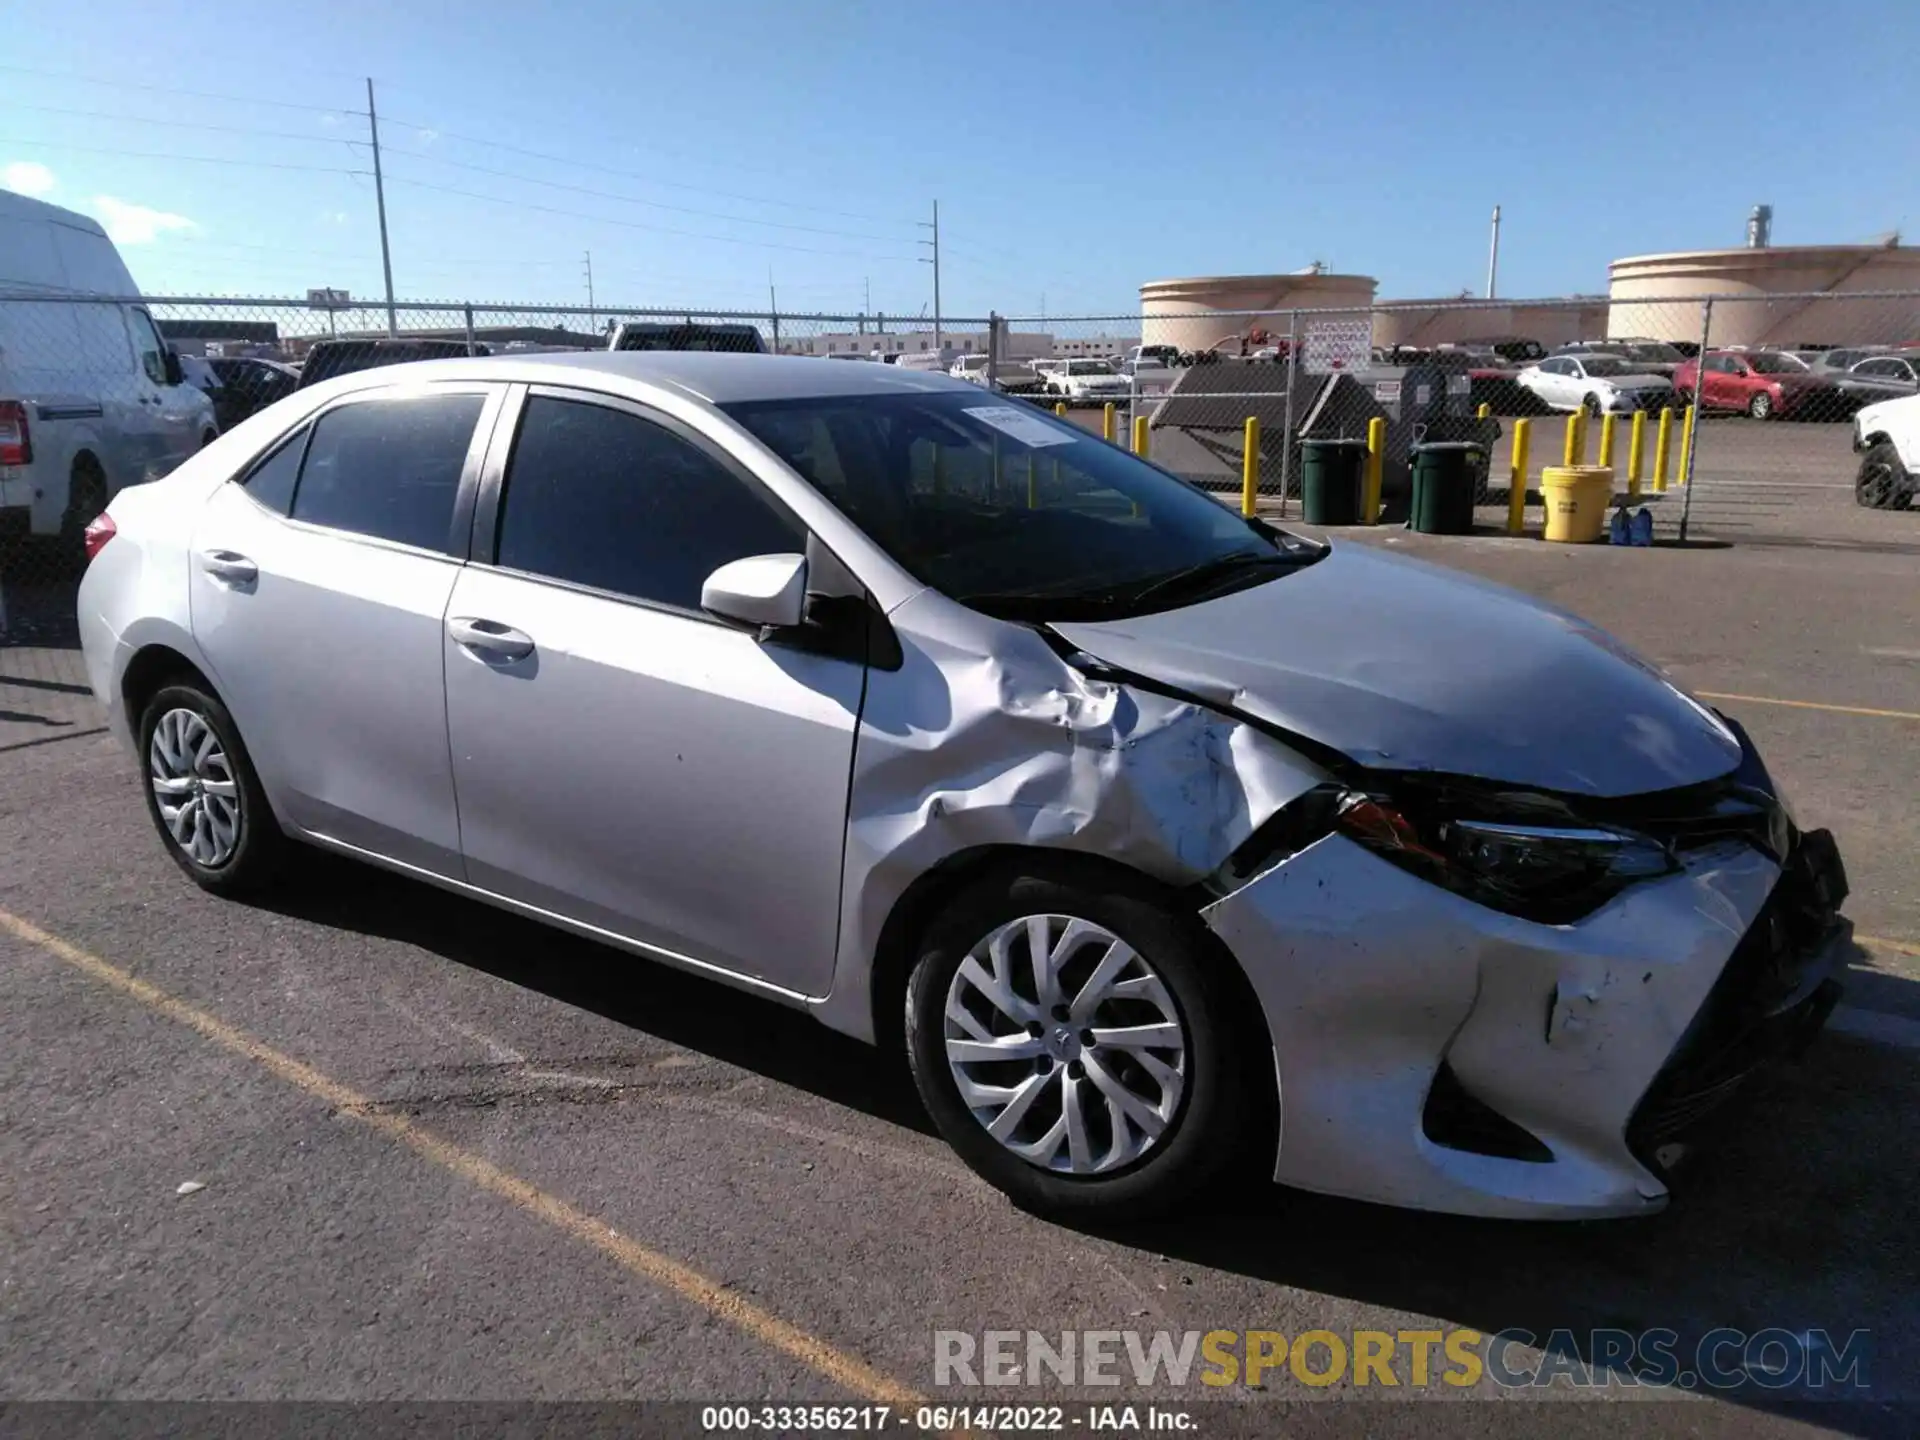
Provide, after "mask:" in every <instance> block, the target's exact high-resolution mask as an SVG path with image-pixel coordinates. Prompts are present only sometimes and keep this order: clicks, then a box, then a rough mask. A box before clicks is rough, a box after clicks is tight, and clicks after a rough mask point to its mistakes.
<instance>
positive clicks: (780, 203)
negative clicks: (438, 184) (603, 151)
mask: <svg viewBox="0 0 1920 1440" xmlns="http://www.w3.org/2000/svg"><path fill="white" fill-rule="evenodd" d="M387 123H388V124H389V125H406V126H410V127H411V128H412V129H414V130H423V131H424V130H432V131H433V133H434V134H435V135H437V136H438V137H439V138H440V139H442V140H459V141H461V142H463V143H465V144H468V145H484V146H486V147H487V148H489V149H492V150H506V151H508V152H510V153H512V154H515V155H524V156H526V157H527V158H528V159H529V160H545V161H548V162H549V163H551V164H554V165H571V166H573V167H574V168H575V169H577V170H594V171H598V172H599V173H600V174H602V175H613V176H617V177H618V178H620V179H622V180H638V181H639V182H640V183H641V184H643V185H658V186H661V187H662V188H664V189H667V190H686V191H690V192H692V193H694V194H697V195H714V196H718V197H719V198H720V199H722V200H738V201H739V202H740V203H741V204H743V205H771V206H775V207H777V208H779V209H783V210H806V211H811V212H812V213H813V214H815V215H833V216H836V217H838V218H839V219H842V220H865V221H867V222H868V223H869V224H873V225H899V226H902V227H905V226H909V225H912V224H913V223H914V222H913V221H911V220H888V219H886V218H885V217H883V216H879V215H860V214H856V213H854V212H853V211H850V210H830V209H827V208H825V207H824V206H820V205H806V204H802V203H801V202H799V201H797V200H769V199H767V198H766V197H765V196H762V195H741V194H737V193H736V192H734V191H731V190H715V189H713V188H712V187H710V186H706V185H688V184H685V183H683V182H681V181H678V180H662V179H660V178H659V177H658V176H653V175H641V174H637V173H635V172H634V171H631V170H619V169H616V168H614V167H613V166H611V165H596V164H594V163H592V162H591V161H587V160H575V159H572V158H570V157H569V156H565V155H551V154H548V153H547V152H545V151H542V150H528V149H526V148H525V147H524V146H520V145H508V144H506V143H505V142H503V141H499V140H482V139H480V138H479V137H477V136H474V135H460V134H456V133H454V132H452V131H449V130H439V129H436V128H435V127H434V126H431V125H421V124H419V123H417V122H415V121H412V120H395V119H393V118H391V117H389V118H388V120H387ZM387 149H388V152H389V153H391V154H402V153H405V154H409V155H419V154H424V153H425V152H423V151H418V150H409V151H404V152H402V151H397V150H394V149H393V147H392V146H388V147H387Z"/></svg>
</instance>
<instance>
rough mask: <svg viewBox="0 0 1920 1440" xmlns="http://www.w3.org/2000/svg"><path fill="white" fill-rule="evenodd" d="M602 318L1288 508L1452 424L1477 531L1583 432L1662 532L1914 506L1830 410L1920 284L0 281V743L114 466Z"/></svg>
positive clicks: (1850, 402)
mask: <svg viewBox="0 0 1920 1440" xmlns="http://www.w3.org/2000/svg"><path fill="white" fill-rule="evenodd" d="M322 299H323V300H325V299H326V297H322ZM610 345H611V346H614V347H616V348H622V349H673V350H686V349H706V350H736V351H763V352H770V353H778V354H787V355H801V356H812V357H816V358H819V359H821V360H825V361H865V362H868V363H873V362H880V363H891V364H896V365H899V366H902V367H905V368H909V369H930V370H931V369H939V370H947V371H950V372H952V373H955V374H958V375H962V376H964V377H965V378H968V379H972V380H974V381H975V382H976V383H979V384H981V385H982V386H984V387H989V388H992V389H994V390H997V391H1000V392H1003V393H1006V394H1009V395H1014V396H1019V397H1022V398H1025V399H1029V400H1031V401H1033V402H1035V403H1037V404H1041V405H1045V406H1049V407H1055V408H1058V409H1060V410H1061V411H1062V412H1063V413H1064V414H1065V415H1066V416H1067V417H1068V418H1069V419H1070V420H1072V421H1073V422H1074V423H1076V424H1079V425H1081V426H1082V427H1084V428H1086V429H1088V430H1089V431H1092V432H1095V433H1100V434H1104V435H1105V436H1106V437H1107V438H1108V439H1109V440H1111V441H1112V442H1113V443H1115V444H1119V445H1125V446H1129V447H1132V448H1136V449H1144V450H1145V451H1146V452H1147V453H1148V454H1149V455H1150V456H1151V458H1153V459H1154V460H1155V461H1157V462H1158V463H1160V464H1162V465H1164V466H1166V467H1167V468H1169V469H1171V470H1174V471H1176V472H1177V473H1180V474H1182V475H1185V476H1187V477H1189V478H1190V479H1192V480H1194V481H1196V482H1197V483H1199V484H1201V485H1202V486H1204V487H1206V488H1208V489H1209V490H1211V491H1213V492H1215V493H1217V494H1218V495H1219V496H1220V497H1221V499H1222V500H1223V502H1225V503H1229V504H1241V503H1248V502H1250V503H1252V504H1253V505H1254V506H1255V507H1256V508H1257V509H1259V510H1260V511H1262V512H1263V513H1267V514H1271V515H1276V516H1281V517H1285V518H1290V519H1298V518H1301V517H1302V514H1303V511H1310V512H1315V513H1317V515H1318V516H1319V518H1320V519H1322V520H1324V521H1327V522H1328V523H1340V522H1344V521H1351V520H1359V519H1365V518H1367V516H1366V515H1364V514H1361V513H1360V512H1361V511H1362V510H1371V511H1372V513H1373V515H1374V516H1375V517H1376V518H1377V519H1378V520H1379V521H1381V522H1382V523H1388V524H1393V523H1399V522H1400V521H1401V520H1403V519H1404V518H1405V517H1406V516H1407V514H1408V510H1409V506H1410V498H1411V492H1412V489H1413V479H1412V476H1413V469H1414V465H1415V461H1416V457H1417V456H1419V455H1420V454H1421V452H1422V451H1423V449H1425V448H1428V447H1434V446H1440V445H1449V446H1456V447H1466V450H1467V454H1468V455H1469V456H1470V467H1471V473H1472V475H1473V477H1474V482H1475V496H1474V498H1475V501H1476V509H1475V513H1474V519H1475V525H1476V528H1477V529H1480V530H1484V531H1490V532H1503V531H1507V530H1509V529H1517V530H1518V531H1520V532H1522V533H1538V532H1539V531H1540V529H1541V528H1542V521H1543V512H1542V508H1541V504H1540V483H1541V476H1542V471H1543V470H1544V469H1545V468H1546V467H1548V466H1554V465H1563V464H1577V463H1587V464H1595V463H1597V464H1602V465H1608V466H1611V467H1612V469H1613V471H1614V492H1615V496H1614V498H1615V501H1616V502H1617V503H1618V504H1620V505H1625V506H1627V507H1629V508H1631V509H1633V510H1636V511H1637V510H1642V509H1644V510H1645V511H1646V512H1648V515H1649V517H1650V519H1651V520H1652V522H1653V524H1652V529H1653V533H1654V535H1655V536H1656V538H1657V539H1660V540H1678V539H1683V538H1685V539H1692V538H1694V537H1700V538H1704V539H1713V540H1719V541H1733V542H1736V543H1738V542H1747V543H1762V544H1833V545H1856V546H1874V547H1879V548H1885V547H1887V546H1894V547H1896V548H1900V547H1911V548H1913V549H1915V550H1916V551H1920V529H1916V528H1915V526H1914V525H1912V524H1908V523H1907V522H1906V521H1905V520H1904V518H1903V519H1901V520H1898V521H1896V520H1894V519H1893V518H1892V517H1891V516H1890V515H1889V514H1888V511H1889V510H1892V509H1900V508H1904V507H1905V504H1906V501H1907V499H1908V497H1909V496H1910V495H1911V493H1912V492H1911V486H1912V483H1913V481H1912V479H1911V478H1910V477H1909V476H1908V475H1907V473H1906V471H1905V469H1904V467H1903V466H1902V465H1901V464H1900V462H1899V458H1898V456H1897V455H1893V454H1892V452H1891V451H1890V450H1889V449H1888V447H1885V446H1879V447H1875V446H1874V445H1872V444H1871V443H1864V442H1871V440H1872V436H1871V435H1868V434H1865V433H1863V434H1862V436H1861V439H1862V441H1863V443H1862V444H1861V446H1860V448H1859V450H1858V451H1856V447H1855V432H1856V426H1855V425H1854V424H1853V423H1852V422H1853V420H1854V417H1855V416H1856V415H1857V414H1858V413H1859V412H1860V411H1861V410H1862V409H1863V408H1864V407H1866V406H1870V405H1873V404H1876V403H1879V402H1881V401H1884V400H1888V399H1897V398H1900V397H1902V396H1906V395H1912V394H1915V393H1916V392H1920V292H1849V293H1827V292H1822V293H1810V294H1796V295H1766V296H1759V295H1740V296H1728V295H1721V296H1706V295H1679V296H1673V297H1662V296H1636V297H1633V298H1623V299H1615V300H1609V299H1606V298H1596V297H1573V298H1568V299H1554V300H1544V301H1527V302H1521V301H1474V300H1460V301H1448V302H1434V303H1428V302H1422V303H1417V304H1402V305H1377V306H1371V307H1367V308H1364V309H1362V308H1353V309H1344V310H1340V309H1299V310H1270V311H1258V312H1256V311H1222V310H1193V309H1187V310H1179V311H1168V310H1165V309H1159V308H1155V307H1154V306H1153V305H1152V304H1151V303H1149V305H1148V306H1147V307H1146V308H1145V309H1143V310H1142V311H1136V312H1134V313H1131V314H1114V315H1107V316H1079V317H1068V318H1062V317H1057V316H1056V317H1052V318H1037V317H1027V316H1018V317H1002V316H997V315H996V316H989V317H985V318H971V319H966V318H960V319H955V318H942V319H941V320H938V321H934V320H928V319H924V318H911V319H901V318H898V317H892V316H886V315H837V316H836V315H794V314H772V313H742V312H736V311H712V312H705V313H703V312H700V311H687V310H676V311H661V310H645V309H621V308H608V307H604V306H603V307H598V308H591V309H590V308H587V307H569V306H551V305H547V306H541V305H510V304H497V303H480V302H474V303H451V304H426V303H418V302H409V303H402V304H396V305H394V306H392V307H389V306H386V305H384V304H379V303H371V304H370V303H365V302H358V303H346V302H344V301H343V302H341V303H338V304H331V303H328V304H324V305H323V306H316V305H314V304H310V303H308V302H307V301H294V300H237V299H212V298H164V299H163V298H151V299H147V300H138V299H135V300H125V301H109V300H95V299H74V298H71V297H62V296H55V295H45V294H20V293H15V292H9V293H5V294H0V745H5V744H9V743H18V742H20V741H21V740H31V739H33V738H37V732H38V731H41V730H44V731H45V732H46V733H47V734H57V733H65V731H67V730H69V729H71V728H72V727H73V726H75V725H80V724H83V723H91V716H92V711H91V709H90V707H89V704H88V702H87V699H86V690H85V679H84V674H83V672H82V669H81V666H80V662H79V655H78V632H77V626H76V622H75V616H74V598H75V587H76V585H77V581H78V576H79V573H80V570H81V568H82V565H83V562H84V538H83V531H84V529H85V526H86V523H87V521H88V520H90V519H91V518H92V516H93V515H94V514H96V513H97V512H98V511H99V510H100V508H101V507H102V506H104V505H105V504H106V502H107V501H108V500H109V499H110V498H111V496H112V495H113V494H114V493H116V492H117V491H118V490H120V489H121V488H123V487H124V486H127V485H132V484H139V483H142V482H144V481H148V480H152V479H155V478H158V477H159V476H160V475H162V474H164V473H165V472H166V471H167V470H169V469H171V468H172V467H173V466H174V465H176V464H178V463H179V462H180V461H181V460H182V459H183V458H185V456H187V455H189V454H191V453H193V452H194V451H196V450H198V449H199V448H200V447H201V446H202V445H204V444H205V443H206V442H207V441H208V440H209V439H211V438H212V437H213V436H214V435H216V434H218V433H219V432H221V431H223V430H226V429H229V428H231V427H232V426H233V425H235V424H238V423H239V422H240V421H241V420H243V419H245V418H246V417H247V416H248V415H250V414H253V413H254V412H256V411H258V410H260V409H262V408H264V407H265V406H267V405H270V404H272V403H273V402H275V401H276V400H278V399H280V398H282V397H284V396H285V395H288V394H290V393H292V391H294V390H295V389H298V388H299V387H300V386H302V385H307V384H313V383H315V382H317V381H318V380H321V379H324V378H327V377H329V376H331V375H336V374H342V373H346V372H347V371H351V370H358V369H365V368H369V367H373V366H379V365H385V364H391V363H396V362H399V361H403V360H410V359H418V358H426V357H430V356H437V355H447V354H456V355H458V354H468V353H482V352H485V353H491V354H539V353H547V352H563V351H573V350H599V349H605V348H608V347H609V346H610ZM1696 402H1698V403H1697V407H1696ZM1249 442H1251V445H1250V443H1249ZM1341 442H1346V443H1345V445H1344V446H1343V445H1342V444H1341ZM1356 474H1357V475H1358V476H1359V477H1360V478H1359V479H1358V481H1355V480H1354V478H1353V477H1354V476H1355V475H1356ZM1356 484H1357V487H1358V488H1357V489H1356V488H1354V487H1355V486H1356ZM1309 492H1311V493H1309ZM1516 497H1517V503H1516ZM1376 500H1377V506H1375V505H1374V502H1375V501H1376ZM1309 518H1312V517H1311V516H1309Z"/></svg>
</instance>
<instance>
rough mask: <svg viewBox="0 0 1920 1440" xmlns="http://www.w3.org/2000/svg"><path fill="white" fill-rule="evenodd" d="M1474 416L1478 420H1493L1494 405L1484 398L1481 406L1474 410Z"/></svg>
mask: <svg viewBox="0 0 1920 1440" xmlns="http://www.w3.org/2000/svg"><path fill="white" fill-rule="evenodd" d="M1473 418H1474V419H1476V420H1491V419H1492V418H1493V406H1491V405H1489V404H1488V403H1487V402H1486V401H1484V400H1482V401H1481V402H1480V408H1479V409H1478V410H1476V411H1474V412H1473Z"/></svg>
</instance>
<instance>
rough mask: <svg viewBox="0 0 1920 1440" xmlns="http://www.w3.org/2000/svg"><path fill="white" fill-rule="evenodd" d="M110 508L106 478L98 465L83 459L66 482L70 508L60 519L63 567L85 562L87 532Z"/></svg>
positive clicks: (78, 461)
mask: <svg viewBox="0 0 1920 1440" xmlns="http://www.w3.org/2000/svg"><path fill="white" fill-rule="evenodd" d="M106 508H107V477H106V474H105V473H104V472H103V471H102V470H101V469H100V465H99V462H98V461H96V460H95V459H94V458H93V457H92V456H91V455H82V456H81V457H80V458H79V459H77V460H75V461H74V462H73V470H72V473H71V474H70V475H69V476H68V478H67V508H66V510H65V512H63V513H62V515H61V516H60V556H61V559H62V561H63V562H64V563H66V564H69V565H76V566H77V565H80V564H83V563H84V562H85V560H86V553H87V552H86V540H85V536H86V529H87V526H88V525H89V524H91V523H92V521H93V519H94V518H95V517H96V516H97V515H99V514H100V512H101V511H103V510H105V509H106Z"/></svg>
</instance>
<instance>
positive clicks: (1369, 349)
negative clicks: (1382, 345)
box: [1304, 315, 1373, 375]
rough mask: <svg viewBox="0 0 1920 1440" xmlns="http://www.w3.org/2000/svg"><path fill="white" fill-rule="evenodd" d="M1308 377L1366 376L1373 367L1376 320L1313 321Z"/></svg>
mask: <svg viewBox="0 0 1920 1440" xmlns="http://www.w3.org/2000/svg"><path fill="white" fill-rule="evenodd" d="M1304 348H1305V352H1306V362H1307V374H1309V375H1364V374H1365V373H1366V372H1367V370H1368V369H1369V368H1370V367H1371V366H1372V364H1373V318H1372V317H1371V316H1368V315H1362V316H1360V317H1359V318H1357V319H1353V320H1309V321H1308V322H1307V338H1306V345H1305V347H1304Z"/></svg>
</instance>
